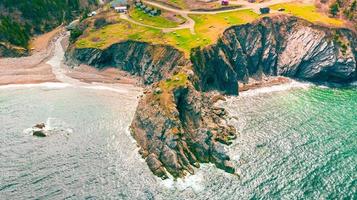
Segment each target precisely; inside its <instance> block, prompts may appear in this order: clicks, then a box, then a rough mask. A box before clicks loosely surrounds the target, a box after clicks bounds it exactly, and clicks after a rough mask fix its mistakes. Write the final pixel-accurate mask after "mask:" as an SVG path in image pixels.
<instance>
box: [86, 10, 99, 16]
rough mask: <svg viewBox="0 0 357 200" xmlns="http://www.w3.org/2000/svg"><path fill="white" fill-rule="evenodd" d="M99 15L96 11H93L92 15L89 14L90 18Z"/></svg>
mask: <svg viewBox="0 0 357 200" xmlns="http://www.w3.org/2000/svg"><path fill="white" fill-rule="evenodd" d="M96 15H97V12H96V11H93V12H91V13H89V14H88V17H93V16H96Z"/></svg>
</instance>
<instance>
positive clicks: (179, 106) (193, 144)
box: [131, 72, 236, 178]
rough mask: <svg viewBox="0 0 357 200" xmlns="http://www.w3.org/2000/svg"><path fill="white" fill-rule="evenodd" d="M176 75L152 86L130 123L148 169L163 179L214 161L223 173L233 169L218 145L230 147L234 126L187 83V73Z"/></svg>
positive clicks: (209, 99)
mask: <svg viewBox="0 0 357 200" xmlns="http://www.w3.org/2000/svg"><path fill="white" fill-rule="evenodd" d="M189 74H191V76H187V75H186V73H183V72H180V73H179V74H177V75H175V76H173V77H172V78H170V79H168V80H165V81H164V80H163V81H161V82H159V83H158V84H154V85H153V89H152V90H151V91H149V92H147V93H146V95H145V96H144V97H142V98H141V99H140V101H139V105H138V107H137V110H136V114H135V117H134V120H133V122H132V124H131V131H132V135H133V137H134V138H135V140H136V141H137V142H138V145H139V147H140V153H141V155H142V157H143V158H144V159H145V160H146V162H147V164H148V166H149V168H150V169H151V171H152V172H153V173H154V174H155V175H157V176H159V177H161V178H167V173H169V174H171V175H172V176H174V177H183V176H185V175H186V172H189V173H191V174H192V173H194V170H193V167H199V163H208V162H211V163H214V164H215V165H216V166H217V167H218V168H221V169H223V170H225V171H227V172H229V173H234V171H235V170H234V168H233V165H232V164H231V163H230V162H229V160H230V159H229V157H228V156H227V155H226V154H225V151H224V147H223V145H222V144H230V143H231V141H230V140H232V139H234V138H235V137H236V136H235V134H236V131H235V128H234V127H232V126H229V125H227V123H226V120H225V116H226V114H227V113H226V112H225V111H224V109H222V108H215V107H214V106H213V101H212V98H211V97H210V96H209V95H208V94H204V93H201V92H198V91H197V90H196V89H195V88H194V87H193V84H192V80H193V73H189Z"/></svg>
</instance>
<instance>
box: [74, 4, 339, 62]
mask: <svg viewBox="0 0 357 200" xmlns="http://www.w3.org/2000/svg"><path fill="white" fill-rule="evenodd" d="M271 8H272V9H275V10H277V9H279V8H285V12H286V13H290V14H292V15H295V16H297V17H301V18H303V19H306V20H308V21H311V22H313V23H323V24H328V25H333V26H341V25H343V21H341V20H338V19H333V18H329V17H328V16H326V15H324V14H321V13H318V12H317V11H316V8H315V7H314V6H309V5H303V4H293V3H288V4H278V5H275V6H272V7H271ZM112 14H113V13H112ZM114 15H116V14H114ZM130 15H131V17H132V18H134V19H142V20H140V22H141V23H144V24H148V25H152V26H158V27H159V26H160V27H173V26H177V25H178V24H175V22H173V21H170V20H168V19H166V18H164V17H161V16H159V17H150V16H149V15H146V14H144V13H143V12H141V11H138V10H136V9H134V10H133V11H132V12H131V14H130ZM189 16H190V17H191V18H192V19H193V20H194V21H195V32H196V34H192V33H191V32H190V30H189V29H181V30H177V31H173V32H169V33H164V32H163V31H162V30H160V29H156V28H148V27H144V26H140V25H137V24H133V23H130V22H128V21H126V20H123V19H120V18H119V16H117V18H118V19H117V23H115V24H111V25H108V26H105V27H103V28H101V29H99V30H96V29H94V28H88V29H87V30H86V32H85V34H84V35H83V36H82V37H81V38H80V39H79V40H78V41H77V42H76V46H77V47H78V48H88V47H92V48H100V49H104V48H107V47H108V46H110V45H112V44H114V43H118V42H121V41H125V40H134V41H142V42H148V43H151V44H167V45H171V46H174V47H175V48H177V49H179V50H181V51H183V52H184V54H185V56H186V57H189V55H190V51H191V49H192V48H195V47H204V46H207V45H210V44H213V43H215V42H216V41H217V39H218V38H219V36H220V35H221V34H222V33H223V32H224V31H225V30H226V29H227V28H228V27H231V26H234V25H241V24H245V23H249V22H252V21H254V20H256V19H258V18H259V17H260V16H259V15H258V14H256V13H254V12H253V11H252V10H240V11H232V12H226V13H219V14H215V15H209V14H205V15H189Z"/></svg>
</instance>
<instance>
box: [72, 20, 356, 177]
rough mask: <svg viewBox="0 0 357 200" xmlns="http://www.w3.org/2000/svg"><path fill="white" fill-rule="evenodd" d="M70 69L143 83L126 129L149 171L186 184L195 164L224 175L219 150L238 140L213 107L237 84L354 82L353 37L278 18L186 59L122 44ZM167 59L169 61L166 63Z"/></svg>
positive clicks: (171, 51)
mask: <svg viewBox="0 0 357 200" xmlns="http://www.w3.org/2000/svg"><path fill="white" fill-rule="evenodd" d="M66 58H67V62H68V63H71V64H78V63H85V64H88V65H91V66H94V67H98V68H103V67H106V66H116V67H118V68H119V69H122V70H125V71H128V72H130V73H132V74H133V75H137V76H139V77H141V78H142V82H143V83H144V84H145V85H147V89H146V91H145V92H144V94H143V96H142V97H141V98H140V101H139V104H138V107H137V110H136V114H135V117H134V119H133V122H132V124H131V133H132V136H133V137H134V138H135V140H136V141H137V144H138V146H139V147H140V154H141V155H142V157H143V158H144V159H145V160H146V162H147V164H148V166H149V168H150V169H151V170H152V172H153V173H154V174H155V175H157V176H159V177H162V178H167V177H168V174H171V175H172V176H174V177H183V176H185V175H186V174H187V172H188V173H191V174H192V173H194V167H196V168H197V167H199V164H200V163H213V164H215V165H216V166H217V167H218V168H221V169H223V170H225V171H227V172H229V173H234V172H235V166H233V165H232V163H231V162H230V158H229V157H228V156H227V154H226V152H225V151H224V145H229V144H231V143H232V140H233V139H235V138H236V134H237V132H236V130H235V128H234V127H232V126H230V125H229V124H228V123H227V120H226V116H227V112H226V111H225V110H224V109H222V108H218V107H215V105H214V103H215V102H216V101H217V100H218V99H222V96H220V95H217V93H212V92H211V91H219V92H220V93H221V94H230V95H237V94H238V82H242V83H248V82H249V80H250V79H251V78H254V79H256V80H259V79H262V78H263V77H269V76H286V77H290V78H297V79H302V80H308V81H313V82H336V83H347V82H352V81H355V80H357V73H356V72H357V65H356V63H357V62H356V60H357V36H356V33H354V32H353V31H351V30H349V29H344V28H329V27H324V26H320V25H315V24H312V23H310V22H307V21H305V20H302V19H299V18H296V17H292V16H286V15H277V16H272V17H263V18H261V19H259V20H257V21H255V22H253V23H249V24H245V25H239V26H233V27H230V28H228V29H227V30H226V31H225V32H224V33H223V35H221V37H220V38H219V39H218V41H217V42H216V44H213V45H210V46H207V47H203V48H202V47H201V48H195V49H192V50H191V55H190V57H189V58H187V57H185V55H184V53H183V52H181V51H180V50H178V49H175V48H174V47H172V46H169V45H163V44H160V45H158V44H150V43H146V42H140V41H135V40H125V41H123V42H119V43H116V44H113V45H111V46H110V47H108V48H105V49H99V48H78V47H76V46H75V45H72V47H71V48H70V49H69V50H68V52H67V53H66ZM168 58H169V59H168Z"/></svg>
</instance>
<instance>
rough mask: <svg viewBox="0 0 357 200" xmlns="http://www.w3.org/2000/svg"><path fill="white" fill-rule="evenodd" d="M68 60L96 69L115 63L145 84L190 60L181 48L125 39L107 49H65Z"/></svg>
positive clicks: (162, 77) (159, 78) (169, 72)
mask: <svg viewBox="0 0 357 200" xmlns="http://www.w3.org/2000/svg"><path fill="white" fill-rule="evenodd" d="M66 59H67V62H68V63H70V64H71V63H77V64H79V63H84V64H88V65H91V66H94V67H97V68H104V67H107V66H115V67H118V68H119V69H121V70H124V71H128V72H130V73H131V74H133V75H136V76H139V77H141V78H142V81H143V83H144V84H146V85H150V84H152V83H154V82H157V81H159V80H162V79H164V78H167V77H170V75H172V74H173V72H174V71H175V70H176V69H177V68H178V66H184V65H187V64H188V63H189V60H187V59H185V56H184V54H183V53H182V52H180V51H179V50H177V49H175V48H173V47H171V46H167V45H151V44H148V43H144V42H135V41H124V42H120V43H117V44H113V45H112V46H110V47H108V48H107V49H104V50H100V49H95V48H82V49H76V48H72V49H70V51H68V52H66Z"/></svg>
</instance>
